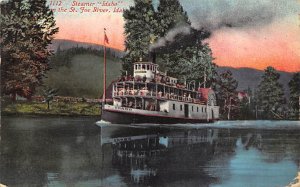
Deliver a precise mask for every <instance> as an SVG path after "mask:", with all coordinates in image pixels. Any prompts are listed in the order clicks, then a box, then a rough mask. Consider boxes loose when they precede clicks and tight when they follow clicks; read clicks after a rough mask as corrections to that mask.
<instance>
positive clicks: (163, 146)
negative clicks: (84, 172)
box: [101, 126, 234, 186]
mask: <svg viewBox="0 0 300 187" xmlns="http://www.w3.org/2000/svg"><path fill="white" fill-rule="evenodd" d="M121 128H122V130H120V129H118V128H115V129H113V128H111V126H107V127H104V128H101V140H103V142H102V143H101V145H102V146H107V145H111V146H112V150H113V151H112V164H113V166H114V167H116V168H119V170H120V171H121V174H122V175H124V177H126V178H127V180H128V183H134V184H145V185H148V184H150V181H155V180H168V179H167V178H173V179H172V180H174V176H176V175H178V180H179V179H180V180H184V179H183V178H182V177H183V176H185V177H187V178H193V179H195V177H196V176H197V175H198V176H202V178H201V179H195V180H193V182H195V183H193V184H191V185H192V186H195V185H196V184H197V185H198V184H205V183H209V181H211V180H214V179H213V178H212V177H210V176H208V175H207V174H206V173H205V171H204V170H203V167H202V166H203V165H205V163H207V162H208V161H209V160H211V159H212V158H213V155H214V154H215V151H216V150H215V148H216V147H217V144H218V143H217V142H218V141H219V140H220V139H219V129H189V130H188V129H186V130H182V129H177V130H176V129H172V130H170V129H164V128H160V129H156V132H157V133H153V132H152V131H151V129H135V130H138V131H139V133H138V134H137V133H136V132H134V131H135V130H134V129H131V128H126V127H124V126H123V127H121ZM121 131H122V132H123V133H121ZM226 137H227V136H226ZM224 140H225V139H223V140H222V141H224ZM232 145H234V144H232ZM194 158H197V159H194ZM200 166H201V167H200ZM195 167H196V168H197V169H195ZM198 167H199V168H198ZM180 173H181V174H180ZM182 173H184V175H182ZM171 176H172V177H171ZM179 176H180V177H179ZM164 178H166V179H164ZM175 178H176V177H175ZM168 182H171V181H168ZM174 182H176V180H175V181H172V182H171V183H174Z"/></svg>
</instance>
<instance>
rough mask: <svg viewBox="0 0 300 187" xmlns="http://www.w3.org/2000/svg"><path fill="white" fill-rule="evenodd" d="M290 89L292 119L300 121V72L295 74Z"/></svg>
mask: <svg viewBox="0 0 300 187" xmlns="http://www.w3.org/2000/svg"><path fill="white" fill-rule="evenodd" d="M289 88H290V102H289V103H290V111H291V112H290V113H291V114H290V118H292V119H299V115H300V114H299V97H300V72H298V73H295V74H294V75H293V77H292V79H291V80H290V82H289Z"/></svg>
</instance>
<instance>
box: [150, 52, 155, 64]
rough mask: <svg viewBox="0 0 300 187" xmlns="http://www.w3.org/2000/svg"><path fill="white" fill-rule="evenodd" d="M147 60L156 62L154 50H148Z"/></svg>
mask: <svg viewBox="0 0 300 187" xmlns="http://www.w3.org/2000/svg"><path fill="white" fill-rule="evenodd" d="M149 61H151V62H152V63H153V64H156V53H155V52H154V51H150V52H149Z"/></svg>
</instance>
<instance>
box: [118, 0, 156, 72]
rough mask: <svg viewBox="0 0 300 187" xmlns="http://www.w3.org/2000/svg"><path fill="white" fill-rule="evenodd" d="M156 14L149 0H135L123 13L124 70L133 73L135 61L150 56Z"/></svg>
mask: <svg viewBox="0 0 300 187" xmlns="http://www.w3.org/2000/svg"><path fill="white" fill-rule="evenodd" d="M155 16H156V14H155V11H154V8H153V5H152V2H151V1H149V0H134V6H132V7H130V8H129V9H128V10H125V11H124V13H123V17H124V20H125V26H124V29H125V51H126V54H125V56H124V57H123V70H124V71H127V72H128V73H129V74H132V73H133V69H132V66H133V63H134V62H137V61H139V60H140V58H141V59H142V60H145V59H148V57H149V45H150V42H151V40H152V38H153V37H154V33H155V28H157V22H156V18H155ZM123 73H124V72H123Z"/></svg>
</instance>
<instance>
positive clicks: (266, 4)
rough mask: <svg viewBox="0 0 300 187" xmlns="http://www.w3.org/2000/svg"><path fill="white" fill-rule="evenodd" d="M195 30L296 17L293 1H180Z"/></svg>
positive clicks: (298, 6) (298, 10)
mask: <svg viewBox="0 0 300 187" xmlns="http://www.w3.org/2000/svg"><path fill="white" fill-rule="evenodd" d="M180 2H181V4H182V5H183V7H184V9H185V10H186V11H187V12H188V14H189V17H190V19H191V21H192V24H193V26H194V27H196V28H198V29H199V28H204V29H206V30H209V31H214V30H217V29H220V28H222V27H230V28H235V27H236V28H249V27H250V28H252V27H261V26H265V25H268V24H270V23H272V22H274V21H275V20H277V19H281V18H283V17H285V16H288V15H291V14H295V15H297V14H298V13H300V3H299V2H298V1H297V0H190V1H186V0H181V1H180Z"/></svg>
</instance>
